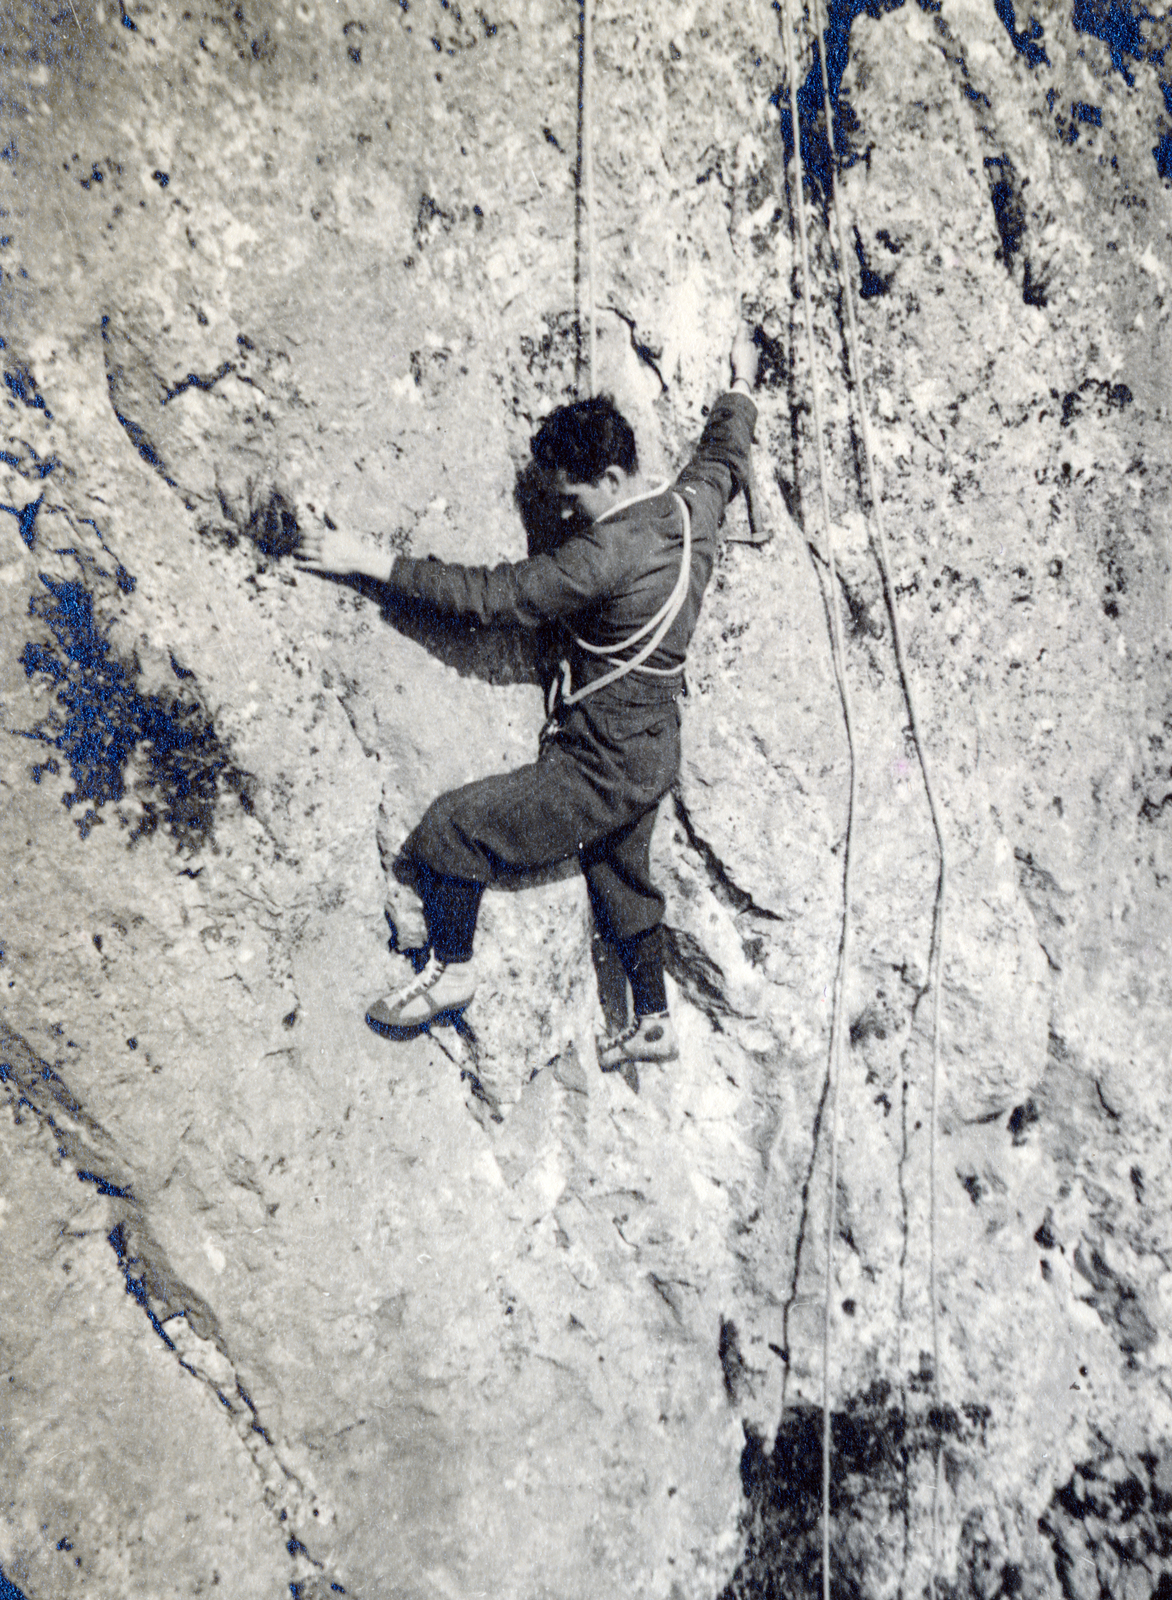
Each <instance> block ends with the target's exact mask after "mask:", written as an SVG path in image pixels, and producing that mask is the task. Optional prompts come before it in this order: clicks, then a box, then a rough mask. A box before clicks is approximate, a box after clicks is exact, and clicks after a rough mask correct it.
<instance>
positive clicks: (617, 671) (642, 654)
mask: <svg viewBox="0 0 1172 1600" xmlns="http://www.w3.org/2000/svg"><path fill="white" fill-rule="evenodd" d="M672 499H673V500H674V501H675V503H676V504H677V505H678V506H679V508H680V513H681V515H682V516H683V519H684V548H683V554H682V555H681V557H680V575H679V577H678V578H677V579H676V582H675V588H674V589H673V590H672V592H671V593H670V594H669V595H668V597H667V599H666V600H665V601H664V603H663V605H662V606H661V607H660V608H659V610H658V611H657V612H656V613H655V615H654V616H653V617H652V618H651V619H650V621H648V622H645V623H644V624H643V625H642V627H640V628H636V630H635V632H634V633H632V634H631V635H630V636H629V637H628V638H626V639H624V640H623V641H622V642H621V643H620V644H611V645H599V644H587V643H586V641H585V639H579V637H578V635H577V634H575V635H574V643H575V644H576V645H577V646H578V648H579V650H585V651H586V652H587V653H588V654H589V655H592V656H603V657H605V659H606V660H607V661H611V662H613V663H614V665H613V666H612V668H611V670H610V671H609V672H604V673H602V674H601V675H600V676H599V677H597V678H591V680H590V682H589V683H584V684H583V685H582V687H581V688H580V689H575V690H573V691H572V692H571V690H570V688H569V683H570V664H569V662H568V661H563V662H562V666H561V674H560V676H559V678H558V679H556V680H555V681H554V683H553V684H552V685H551V692H552V693H553V694H554V695H555V696H556V698H555V700H554V705H553V706H551V707H550V713H551V715H552V713H553V710H554V707H556V705H557V704H558V703H560V704H561V705H563V706H574V705H577V704H578V702H579V700H585V698H586V696H587V695H588V694H593V693H594V692H595V690H596V689H605V688H607V687H608V686H609V685H610V684H612V683H617V682H618V681H619V679H620V678H625V677H626V676H627V674H628V673H629V672H646V673H650V674H651V675H652V677H656V678H674V677H676V676H677V675H678V674H680V673H682V672H683V670H684V663H683V662H682V661H681V662H680V664H679V666H678V667H649V666H647V665H646V662H647V661H648V659H649V658H650V657H651V656H653V655H654V654H655V652H656V650H658V649H659V646H660V645H661V644H662V643H663V641H664V639H665V638H666V637H667V632H668V629H669V628H670V627H671V625H672V623H673V622H674V621H675V620H676V618H677V617H678V616H679V614H680V611H681V609H682V607H683V604H684V601H685V600H686V599H687V597H688V585H689V583H690V582H691V578H692V517H691V513H690V512H689V510H688V505H687V501H686V500H684V498H683V496H682V495H679V494H677V493H676V491H675V490H674V489H673V490H672ZM648 635H650V637H648ZM640 641H645V642H644V643H642V644H640ZM634 645H640V648H639V650H638V651H637V652H636V654H635V655H633V656H626V655H624V654H623V652H624V651H627V650H630V649H631V648H632V646H634Z"/></svg>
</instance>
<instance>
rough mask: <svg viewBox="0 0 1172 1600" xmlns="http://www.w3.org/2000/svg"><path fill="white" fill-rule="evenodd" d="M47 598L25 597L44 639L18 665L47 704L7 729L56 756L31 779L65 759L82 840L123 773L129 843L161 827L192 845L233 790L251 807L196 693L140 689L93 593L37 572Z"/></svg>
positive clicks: (207, 832)
mask: <svg viewBox="0 0 1172 1600" xmlns="http://www.w3.org/2000/svg"><path fill="white" fill-rule="evenodd" d="M41 582H42V584H43V585H44V587H45V589H46V590H47V592H48V593H47V597H46V596H45V595H37V594H34V595H33V596H32V597H31V598H30V600H29V615H30V617H33V618H35V619H36V620H37V621H39V622H40V623H42V624H43V625H44V628H45V629H46V630H47V632H48V635H49V638H48V639H47V640H46V639H44V638H42V640H41V641H37V640H33V639H30V640H29V641H28V642H27V643H26V644H25V647H24V649H23V651H22V652H21V655H20V662H21V665H22V666H23V667H24V670H25V674H26V676H27V677H29V678H34V677H37V678H40V679H42V680H47V681H48V682H49V683H50V684H52V685H53V686H54V688H55V693H54V695H53V705H52V707H51V709H50V710H49V711H48V712H47V713H46V714H45V715H44V716H43V717H42V718H41V720H40V722H38V723H37V724H36V725H35V726H34V727H32V728H21V729H16V730H14V731H15V732H18V733H20V734H22V735H23V736H24V737H25V738H27V739H31V740H35V741H37V742H39V743H41V744H44V745H46V746H48V747H49V748H50V749H51V750H52V751H54V752H56V753H57V754H56V755H51V756H50V757H49V759H48V760H47V761H45V762H42V763H38V764H37V765H34V767H33V769H32V773H31V776H32V777H33V780H34V782H39V781H40V778H41V776H42V774H43V773H45V772H57V771H59V770H60V765H59V762H58V759H57V755H60V757H61V758H62V759H63V760H64V761H65V762H66V763H67V764H68V766H69V772H70V776H71V778H72V780H73V785H74V787H73V789H72V790H70V791H69V792H68V793H66V794H65V795H64V796H63V800H64V804H65V805H66V806H67V807H68V808H69V809H70V810H72V809H73V808H74V807H75V806H81V807H83V810H82V814H81V816H80V817H77V818H75V819H74V820H75V821H76V823H77V827H78V829H79V831H80V833H81V836H82V838H83V839H84V838H86V837H87V836H88V835H89V833H90V831H91V830H92V829H93V827H94V826H95V825H96V824H98V823H101V822H102V821H103V820H104V819H103V817H102V816H101V810H102V808H103V807H104V806H106V805H108V804H110V803H113V804H115V805H119V803H120V802H122V801H123V800H125V799H126V798H127V790H128V783H127V776H128V771H129V770H131V769H132V768H133V770H134V773H135V774H136V775H135V776H134V777H133V778H132V780H131V783H132V790H133V797H134V801H135V811H136V815H133V816H131V815H128V814H127V813H126V812H125V811H121V810H120V812H119V820H120V822H121V823H122V825H123V826H125V827H127V828H129V829H130V830H131V831H130V842H131V843H133V842H134V841H135V840H136V839H139V838H141V837H143V836H144V835H145V834H151V833H154V832H156V831H157V830H158V829H160V828H162V829H163V830H164V831H165V832H167V833H168V834H170V836H171V837H172V838H173V839H174V840H175V842H176V844H177V845H178V846H179V847H181V848H184V849H188V850H197V849H199V848H200V846H201V845H203V844H205V843H207V841H208V840H209V839H211V837H212V827H213V821H214V816H215V809H216V805H217V803H218V801H219V799H220V798H221V796H222V795H223V794H224V793H225V792H234V793H235V794H236V795H237V796H238V797H239V799H240V802H241V804H242V805H244V807H245V808H246V809H251V802H250V799H249V778H248V775H247V774H246V773H245V772H243V771H242V770H241V769H240V768H239V767H237V766H236V764H235V763H234V762H233V761H232V759H231V757H230V756H229V754H228V751H227V749H226V747H225V746H224V744H223V742H222V741H221V739H220V737H219V735H218V734H217V733H216V730H215V728H214V726H213V724H212V720H211V718H210V717H209V716H208V714H207V712H206V711H205V710H204V709H203V707H202V706H201V705H200V704H199V703H198V702H197V701H195V700H194V699H192V698H190V697H188V696H184V695H180V694H165V693H155V694H143V693H142V691H141V690H140V688H139V686H138V684H139V669H138V663H137V662H136V661H133V660H131V661H124V660H120V659H119V658H118V657H117V656H116V655H115V654H114V653H113V651H112V650H111V648H110V641H109V638H108V637H107V633H106V631H105V630H104V629H103V628H102V626H101V623H100V622H99V621H98V620H97V619H96V618H95V616H94V602H93V596H92V595H91V594H90V592H89V590H88V589H86V588H85V587H84V585H82V584H80V583H77V582H60V583H58V582H54V581H53V580H52V579H51V578H48V577H46V576H44V575H43V574H42V576H41Z"/></svg>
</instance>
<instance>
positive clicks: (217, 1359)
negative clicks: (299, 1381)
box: [0, 1021, 345, 1593]
mask: <svg viewBox="0 0 1172 1600" xmlns="http://www.w3.org/2000/svg"><path fill="white" fill-rule="evenodd" d="M0 1056H2V1058H3V1059H0V1083H2V1084H4V1086H5V1088H6V1090H7V1096H8V1100H9V1104H10V1105H14V1106H17V1107H24V1108H27V1110H29V1111H31V1112H32V1114H33V1115H34V1116H35V1117H36V1118H37V1119H38V1121H39V1122H41V1123H42V1125H44V1126H45V1127H47V1128H48V1129H49V1130H50V1132H51V1134H52V1137H53V1142H54V1145H55V1146H56V1150H57V1153H58V1155H59V1157H60V1158H61V1161H62V1162H63V1163H64V1164H66V1165H67V1166H69V1167H71V1168H72V1169H73V1171H74V1173H75V1175H76V1176H77V1178H78V1179H79V1181H81V1182H89V1183H93V1184H94V1185H95V1187H96V1188H97V1191H98V1193H99V1194H101V1195H102V1196H103V1197H104V1198H106V1199H107V1200H108V1201H109V1202H110V1208H111V1216H112V1217H113V1219H114V1220H113V1226H112V1227H111V1229H110V1231H109V1233H108V1234H107V1243H108V1244H109V1245H110V1247H111V1249H112V1250H113V1252H114V1255H115V1259H116V1260H117V1263H118V1269H119V1272H120V1273H121V1275H122V1278H123V1280H124V1282H125V1285H126V1293H127V1294H128V1295H130V1297H131V1299H132V1300H134V1302H135V1304H136V1305H138V1306H139V1307H140V1308H141V1310H142V1311H143V1312H144V1314H145V1315H146V1317H147V1319H148V1321H149V1322H150V1324H151V1327H152V1328H153V1330H154V1332H155V1333H156V1334H157V1335H158V1337H159V1338H160V1340H161V1341H162V1342H163V1344H164V1345H165V1346H166V1348H167V1349H168V1350H169V1351H170V1352H171V1353H172V1354H173V1355H174V1356H175V1357H176V1360H177V1362H178V1364H179V1366H181V1367H183V1368H184V1369H185V1370H186V1371H187V1372H189V1373H190V1374H191V1375H192V1376H193V1377H195V1378H197V1379H198V1380H199V1381H200V1382H201V1383H203V1384H204V1385H205V1387H207V1388H208V1389H209V1390H210V1391H211V1392H212V1393H213V1394H214V1395H215V1397H216V1399H217V1400H218V1401H219V1402H220V1404H221V1406H222V1407H223V1408H224V1410H226V1411H227V1412H228V1414H229V1415H230V1416H231V1418H232V1422H233V1428H234V1431H235V1433H236V1435H237V1437H238V1438H239V1439H240V1441H241V1443H242V1444H243V1445H244V1447H245V1449H246V1450H247V1452H248V1455H249V1458H250V1460H251V1461H252V1464H253V1468H254V1470H255V1471H256V1472H257V1473H258V1475H259V1477H260V1479H261V1492H262V1495H263V1498H264V1501H265V1504H266V1505H267V1506H268V1508H269V1510H270V1511H272V1512H274V1513H275V1514H277V1516H278V1519H279V1520H280V1521H282V1522H285V1521H288V1520H289V1515H290V1508H289V1505H288V1503H287V1502H292V1510H293V1513H294V1514H295V1515H296V1516H297V1518H298V1520H299V1521H301V1522H303V1523H309V1522H312V1521H313V1520H314V1519H315V1518H317V1519H318V1520H320V1517H321V1509H322V1508H321V1507H320V1505H318V1504H317V1497H316V1496H315V1495H314V1494H313V1492H312V1491H311V1490H308V1489H307V1488H306V1487H305V1485H304V1484H303V1483H302V1481H301V1479H300V1478H299V1477H298V1476H297V1474H296V1473H295V1472H294V1471H293V1470H292V1469H291V1468H289V1467H287V1466H286V1465H285V1463H284V1462H283V1461H282V1460H281V1457H280V1455H279V1453H278V1451H277V1447H276V1446H275V1445H274V1443H273V1440H272V1436H271V1434H270V1433H269V1431H268V1429H267V1428H266V1427H265V1426H264V1424H263V1422H262V1421H261V1418H260V1415H259V1413H258V1411H257V1409H256V1407H255V1405H254V1404H253V1402H252V1400H251V1399H250V1398H249V1396H248V1394H247V1391H246V1390H245V1388H244V1386H243V1384H242V1383H241V1382H240V1379H239V1376H238V1375H237V1373H236V1370H235V1366H234V1364H233V1362H232V1357H231V1355H230V1354H229V1352H228V1347H227V1342H226V1340H225V1338H224V1335H223V1333H222V1331H221V1329H220V1326H219V1322H218V1319H217V1317H216V1315H215V1312H214V1311H213V1310H212V1308H211V1307H210V1306H209V1305H208V1304H207V1302H206V1301H205V1300H203V1298H202V1297H201V1296H200V1295H198V1294H196V1292H195V1291H194V1290H193V1289H191V1288H189V1287H188V1285H187V1284H185V1283H184V1282H183V1280H182V1279H181V1278H180V1277H179V1276H178V1275H177V1274H176V1273H175V1272H174V1271H173V1270H172V1268H171V1265H170V1263H169V1261H168V1260H167V1257H166V1254H165V1252H164V1250H163V1248H162V1246H161V1245H159V1243H158V1242H157V1241H156V1240H155V1239H154V1238H153V1237H152V1235H151V1234H150V1232H149V1230H148V1229H147V1226H146V1221H145V1216H144V1213H143V1211H142V1208H141V1206H140V1204H139V1202H138V1200H137V1199H136V1198H135V1196H134V1194H133V1191H132V1189H131V1187H130V1183H129V1180H128V1178H127V1176H126V1175H125V1174H123V1173H122V1172H121V1170H120V1167H121V1163H120V1161H119V1159H118V1157H117V1156H116V1155H115V1154H114V1153H113V1152H110V1153H109V1154H108V1155H106V1156H102V1155H100V1154H99V1153H98V1151H97V1150H96V1149H94V1148H92V1147H90V1146H88V1145H87V1144H86V1143H85V1141H84V1140H83V1139H82V1137H81V1134H80V1133H79V1132H78V1131H76V1130H75V1129H71V1128H68V1127H66V1126H64V1125H63V1123H62V1122H61V1121H60V1119H59V1118H58V1117H56V1116H54V1115H53V1113H52V1111H50V1110H49V1109H48V1108H47V1107H46V1106H45V1105H44V1104H43V1103H40V1096H38V1093H37V1085H38V1083H40V1084H45V1085H48V1094H49V1096H50V1098H51V1099H52V1101H53V1103H54V1104H55V1105H57V1106H58V1107H60V1108H61V1109H64V1110H65V1111H66V1113H67V1115H69V1116H70V1117H71V1118H72V1119H74V1120H75V1121H76V1122H78V1123H80V1124H81V1126H82V1127H83V1128H84V1129H85V1131H86V1132H87V1133H88V1134H89V1135H90V1137H91V1138H92V1139H93V1140H94V1141H95V1144H96V1143H98V1142H105V1143H107V1144H109V1142H110V1140H109V1135H108V1134H106V1133H105V1130H104V1129H103V1128H102V1127H101V1124H100V1123H98V1122H97V1121H96V1120H95V1119H94V1118H93V1117H92V1116H90V1114H89V1113H88V1112H87V1111H86V1110H85V1108H84V1107H83V1106H82V1105H81V1104H80V1102H79V1101H78V1100H77V1099H76V1097H75V1096H74V1095H73V1094H72V1092H71V1091H70V1089H69V1087H68V1085H67V1084H66V1083H65V1080H64V1079H63V1078H61V1076H60V1075H59V1074H58V1073H57V1072H56V1070H55V1069H54V1068H53V1067H52V1066H50V1065H49V1063H48V1062H46V1061H43V1060H41V1059H40V1058H39V1057H38V1056H37V1055H36V1053H35V1052H34V1051H33V1049H32V1048H31V1046H30V1045H29V1044H28V1042H27V1041H26V1040H25V1039H23V1038H22V1037H21V1036H20V1035H19V1034H18V1033H15V1032H14V1031H13V1030H12V1029H11V1028H9V1027H8V1025H7V1024H6V1023H4V1022H3V1021H0ZM136 1269H138V1275H137V1276H136V1275H135V1273H136ZM160 1312H161V1313H162V1315H161V1316H160ZM180 1323H183V1324H185V1325H186V1327H188V1328H189V1329H190V1330H191V1334H192V1339H191V1340H181V1339H180V1338H179V1333H180V1329H179V1324H180ZM168 1325H170V1332H168ZM193 1345H195V1346H206V1347H207V1350H206V1351H205V1352H202V1360H203V1362H204V1363H208V1364H210V1365H212V1366H222V1367H223V1368H225V1369H227V1370H226V1372H225V1373H224V1374H223V1375H222V1379H217V1377H216V1376H215V1375H214V1374H213V1373H212V1372H211V1371H210V1370H208V1366H207V1365H205V1366H204V1367H203V1369H202V1370H201V1366H200V1361H201V1352H200V1351H199V1350H198V1349H193V1348H192V1346H193ZM184 1347H186V1348H184ZM187 1356H192V1357H193V1358H194V1360H188V1359H186V1357H187ZM228 1384H230V1385H231V1386H232V1387H233V1388H234V1389H235V1392H236V1396H237V1399H238V1400H239V1401H240V1402H241V1404H240V1405H233V1403H232V1401H231V1400H230V1399H229V1398H228V1396H227V1395H226V1394H225V1393H224V1387H225V1386H227V1385H228ZM250 1419H251V1420H250ZM258 1438H259V1440H260V1441H261V1443H260V1444H258V1443H257V1439H258ZM290 1490H292V1492H291V1493H290V1492H289V1491H290ZM283 1502H286V1503H283ZM300 1548H301V1549H304V1546H301V1547H300ZM290 1553H291V1554H292V1553H293V1552H290ZM306 1559H308V1560H309V1561H310V1562H312V1565H313V1566H314V1567H315V1568H317V1569H319V1570H324V1566H323V1563H322V1562H320V1561H317V1560H316V1559H315V1558H313V1557H312V1556H309V1554H308V1552H306ZM331 1587H335V1586H333V1585H331ZM291 1588H294V1586H292V1585H291ZM296 1592H297V1590H296V1588H294V1593H296ZM338 1592H339V1593H344V1592H345V1591H344V1590H341V1589H339V1590H338Z"/></svg>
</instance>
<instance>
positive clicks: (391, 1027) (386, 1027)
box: [366, 1006, 466, 1039]
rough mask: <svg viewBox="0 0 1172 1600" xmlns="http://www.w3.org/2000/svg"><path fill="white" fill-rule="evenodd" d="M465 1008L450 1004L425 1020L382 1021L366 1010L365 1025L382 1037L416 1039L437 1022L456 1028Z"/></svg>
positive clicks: (461, 1019)
mask: <svg viewBox="0 0 1172 1600" xmlns="http://www.w3.org/2000/svg"><path fill="white" fill-rule="evenodd" d="M465 1009H466V1008H465V1007H464V1006H452V1007H450V1009H448V1010H447V1011H437V1012H436V1014H435V1016H434V1017H428V1019H427V1020H426V1022H383V1021H382V1020H381V1019H380V1018H379V1017H376V1016H375V1015H374V1014H373V1012H370V1011H368V1012H367V1013H366V1025H367V1027H368V1028H373V1030H374V1031H375V1033H377V1034H380V1035H381V1036H382V1037H383V1038H384V1039H418V1037H419V1035H420V1034H421V1033H427V1032H428V1031H429V1029H431V1028H434V1027H435V1025H436V1023H437V1022H438V1023H440V1024H441V1025H443V1026H446V1027H455V1028H458V1027H459V1026H460V1023H461V1022H462V1021H463V1018H464V1011H465Z"/></svg>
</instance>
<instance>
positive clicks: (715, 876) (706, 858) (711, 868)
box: [671, 789, 786, 922]
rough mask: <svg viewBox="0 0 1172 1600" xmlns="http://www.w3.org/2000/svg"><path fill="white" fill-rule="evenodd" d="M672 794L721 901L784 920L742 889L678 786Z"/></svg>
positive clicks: (727, 904) (731, 905) (687, 832)
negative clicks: (701, 831) (695, 820)
mask: <svg viewBox="0 0 1172 1600" xmlns="http://www.w3.org/2000/svg"><path fill="white" fill-rule="evenodd" d="M671 797H672V800H673V802H674V804H675V810H676V818H677V820H678V821H679V824H680V826H681V827H682V828H683V830H684V833H685V835H686V837H687V840H688V843H689V844H690V845H691V847H692V849H693V850H694V851H695V852H696V854H697V855H698V856H699V857H700V859H701V861H702V862H703V863H704V868H705V870H706V872H707V873H708V878H709V882H710V883H711V885H712V892H713V894H714V895H715V896H716V898H717V899H718V900H719V901H720V903H721V904H722V905H725V906H729V907H731V908H732V910H734V911H748V912H751V913H752V915H753V916H755V917H765V918H766V919H767V920H768V921H769V922H784V921H785V920H786V919H785V918H784V917H783V916H781V915H780V913H779V912H776V911H770V909H769V907H768V906H762V905H758V904H757V902H756V900H754V899H753V896H752V895H751V894H750V893H749V892H748V890H747V889H742V888H741V886H740V884H738V883H736V882H735V881H734V880H733V878H732V876H731V875H730V873H729V871H728V868H727V867H726V866H725V864H724V862H723V861H722V860H721V859H720V857H719V856H718V855H717V853H716V851H715V850H714V849H713V848H712V846H711V845H710V844H709V843H708V841H707V839H704V838H702V837H701V836H700V834H699V833H698V832H697V831H696V826H695V824H694V823H693V821H692V817H691V813H690V812H689V811H688V808H687V805H686V804H685V803H684V798H683V795H682V794H681V793H680V792H679V790H678V789H673V790H672V794H671Z"/></svg>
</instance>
